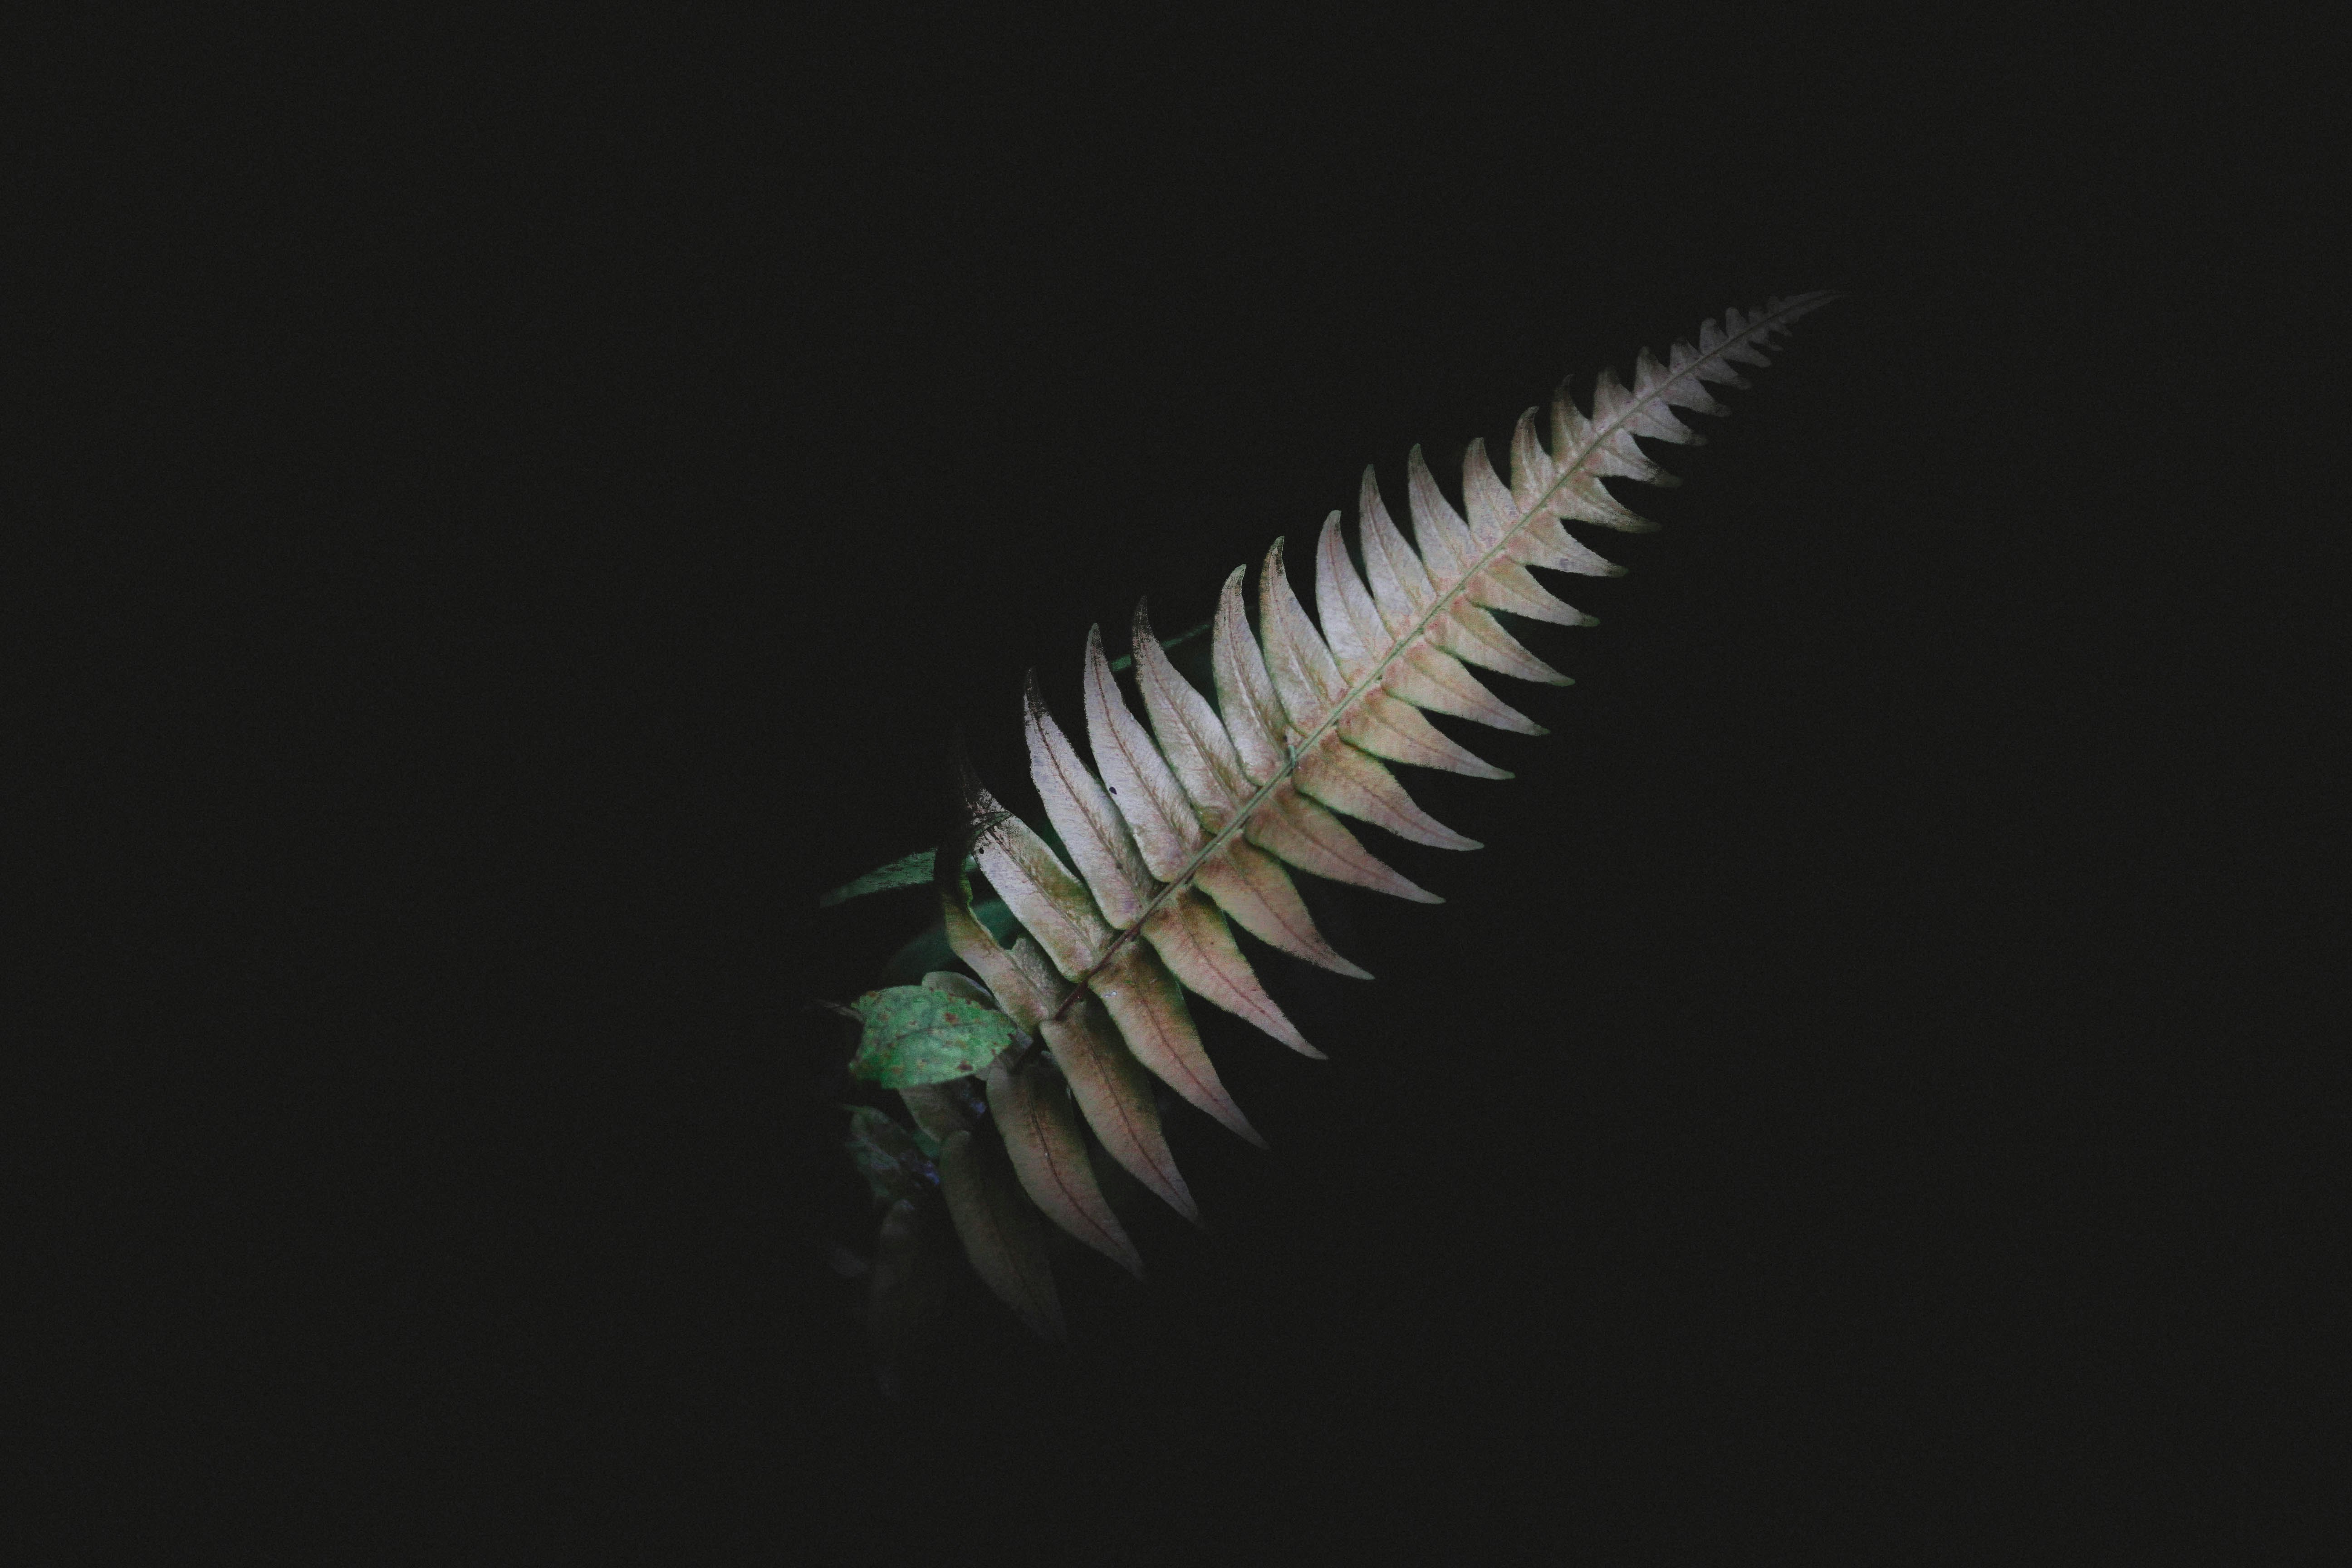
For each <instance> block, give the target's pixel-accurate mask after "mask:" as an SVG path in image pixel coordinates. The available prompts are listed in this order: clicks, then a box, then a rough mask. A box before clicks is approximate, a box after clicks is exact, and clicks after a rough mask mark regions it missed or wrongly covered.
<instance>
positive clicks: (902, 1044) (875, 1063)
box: [849, 985, 1026, 1089]
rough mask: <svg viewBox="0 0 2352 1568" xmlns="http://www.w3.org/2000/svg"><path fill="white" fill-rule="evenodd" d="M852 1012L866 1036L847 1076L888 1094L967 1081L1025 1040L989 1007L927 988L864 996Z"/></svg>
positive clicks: (893, 988) (889, 990)
mask: <svg viewBox="0 0 2352 1568" xmlns="http://www.w3.org/2000/svg"><path fill="white" fill-rule="evenodd" d="M853 1006H854V1008H855V1010H856V1014H857V1016H858V1017H859V1018H860V1019H861V1020H863V1021H864V1023H865V1026H866V1034H865V1037H863V1038H861V1039H860V1040H859V1041H858V1042H857V1054H856V1056H854V1057H852V1058H849V1070H850V1072H851V1073H852V1074H853V1075H855V1076H856V1077H858V1078H863V1079H873V1080H874V1081H875V1082H876V1083H879V1084H883V1085H886V1086H887V1087H888V1088H891V1089H907V1088H909V1087H911V1086H914V1085H917V1084H926V1083H945V1082H947V1081H948V1080H949V1079H958V1078H970V1077H971V1075H972V1074H974V1073H977V1072H981V1071H982V1070H984V1069H985V1068H987V1066H988V1064H989V1063H991V1062H992V1061H994V1060H995V1059H996V1058H998V1057H1000V1056H1002V1055H1003V1053H1004V1052H1006V1051H1007V1050H1010V1049H1011V1048H1012V1047H1014V1046H1017V1045H1020V1044H1021V1043H1022V1042H1023V1041H1024V1039H1025V1038H1026V1037H1024V1035H1023V1034H1022V1032H1021V1030H1020V1029H1019V1028H1018V1027H1017V1026H1015V1025H1014V1024H1013V1020H1012V1019H1010V1018H1008V1017H1006V1016H1004V1015H1003V1014H1002V1013H1000V1012H998V1011H996V1009H994V1008H993V1007H985V1006H982V1005H981V1004H979V1003H978V1002H974V1001H972V1000H971V999H970V998H969V997H964V996H958V995H954V994H950V993H949V992H945V991H937V990H933V989H932V988H931V987H929V986H928V985H891V986H886V987H885V988H883V989H882V990H879V991H868V992H867V993H866V994H865V995H863V996H860V997H859V998H858V999H857V1000H856V1003H855V1004H853Z"/></svg>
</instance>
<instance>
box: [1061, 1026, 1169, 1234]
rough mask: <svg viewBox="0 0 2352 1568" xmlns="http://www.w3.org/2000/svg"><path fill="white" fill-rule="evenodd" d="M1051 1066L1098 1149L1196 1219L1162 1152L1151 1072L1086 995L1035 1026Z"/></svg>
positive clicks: (1166, 1154) (1165, 1141) (1164, 1147)
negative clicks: (1066, 1084) (1063, 1082)
mask: <svg viewBox="0 0 2352 1568" xmlns="http://www.w3.org/2000/svg"><path fill="white" fill-rule="evenodd" d="M1038 1027H1039V1029H1040V1031H1041V1032H1042V1033H1043V1034H1044V1036H1045V1048H1046V1049H1047V1050H1049V1051H1051V1052H1052V1053H1053V1055H1054V1065H1055V1067H1058V1068H1061V1069H1062V1076H1063V1077H1064V1078H1065V1079H1068V1080H1069V1084H1070V1092H1071V1094H1072V1095H1074V1096H1075V1097H1076V1100H1077V1102H1078V1110H1080V1112H1082V1113H1083V1114H1084V1115H1085V1117H1086V1119H1087V1126H1089V1127H1091V1128H1093V1129H1094V1130H1095V1136H1096V1137H1097V1138H1098V1139H1100V1140H1101V1141H1102V1145H1103V1149H1104V1152H1107V1153H1108V1154H1109V1155H1110V1157H1111V1158H1112V1159H1114V1160H1116V1161H1118V1163H1119V1164H1120V1166H1121V1167H1122V1168H1124V1169H1125V1170H1126V1172H1127V1173H1128V1174H1129V1175H1131V1176H1133V1177H1134V1178H1135V1179H1136V1180H1137V1181H1139V1182H1141V1183H1142V1184H1144V1185H1145V1186H1147V1187H1150V1189H1151V1190H1152V1191H1153V1192H1155V1193H1157V1194H1160V1197H1161V1198H1163V1199H1165V1200H1166V1202H1167V1204H1168V1206H1169V1207H1170V1208H1172V1209H1174V1210H1175V1211H1176V1212H1177V1213H1178V1214H1181V1215H1183V1216H1184V1217H1185V1218H1186V1219H1189V1220H1192V1221H1193V1222H1194V1223H1195V1224H1197V1223H1199V1221H1200V1218H1201V1211H1200V1208H1199V1207H1198V1206H1197V1205H1195V1204H1194V1203H1193V1202H1192V1192H1191V1190H1190V1189H1188V1188H1187V1187H1186V1186H1185V1185H1184V1177H1183V1175H1182V1173H1180V1172H1179V1171H1178V1170H1177V1169H1176V1160H1175V1156H1173V1155H1171V1153H1169V1152H1168V1139H1167V1136H1166V1135H1165V1134H1164V1133H1162V1132H1161V1131H1160V1108H1159V1106H1158V1105H1156V1104H1154V1103H1153V1102H1152V1099H1151V1075H1150V1074H1149V1073H1147V1072H1145V1071H1144V1070H1143V1066H1142V1064H1141V1063H1139V1062H1138V1061H1137V1060H1136V1059H1135V1058H1134V1057H1133V1056H1132V1055H1131V1054H1129V1051H1128V1049H1127V1047H1125V1046H1124V1045H1122V1044H1120V1042H1119V1038H1118V1032H1117V1031H1116V1030H1114V1029H1113V1028H1112V1026H1111V1022H1110V1019H1109V1017H1108V1016H1107V1015H1106V1014H1105V1013H1104V1012H1103V1009H1102V1004H1101V1003H1099V1002H1097V1001H1096V1000H1095V999H1094V998H1093V997H1091V996H1088V997H1085V998H1083V999H1081V1000H1080V1001H1078V1002H1077V1003H1076V1004H1075V1005H1072V1006H1071V1008H1070V1010H1069V1011H1068V1012H1067V1013H1066V1014H1064V1015H1063V1016H1061V1017H1059V1018H1048V1019H1046V1020H1045V1022H1044V1023H1043V1024H1041V1025H1039V1026H1038Z"/></svg>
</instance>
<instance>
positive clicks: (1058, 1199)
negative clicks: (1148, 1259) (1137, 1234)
mask: <svg viewBox="0 0 2352 1568" xmlns="http://www.w3.org/2000/svg"><path fill="white" fill-rule="evenodd" d="M988 1109H989V1115H990V1118H991V1119H992V1121H994V1122H995V1123H996V1127H997V1131H999V1133H1001V1134H1002V1135H1003V1139H1004V1152H1006V1153H1007V1154H1009V1155H1010V1156H1012V1160H1013V1174H1015V1175H1016V1176H1018V1177H1020V1179H1021V1189H1022V1191H1024V1192H1025V1193H1027V1194H1029V1198H1030V1201H1031V1202H1032V1203H1034V1204H1035V1205H1037V1207H1038V1208H1039V1209H1041V1210H1042V1211H1044V1213H1045V1217H1046V1218H1048V1219H1050V1220H1052V1221H1053V1222H1054V1223H1055V1225H1057V1226H1061V1227H1062V1228H1063V1229H1064V1230H1065V1231H1067V1232H1068V1233H1069V1234H1070V1235H1072V1236H1074V1237H1077V1238H1078V1239H1079V1240H1080V1241H1083V1242H1085V1243H1086V1244H1087V1246H1088V1247H1093V1248H1094V1249H1095V1250H1096V1251H1097V1252H1099V1253H1101V1254H1102V1255H1103V1256H1104V1257H1105V1258H1109V1259H1110V1260H1111V1261H1112V1262H1113V1263H1116V1264H1118V1266H1119V1267H1120V1268H1124V1269H1126V1270H1127V1271H1128V1272H1129V1274H1133V1275H1135V1276H1137V1277H1138V1278H1140V1277H1141V1276H1142V1273H1143V1259H1142V1258H1141V1257H1140V1256H1139V1254H1138V1253H1137V1252H1136V1250H1135V1244H1134V1243H1133V1242H1131V1241H1129V1239H1128V1238H1127V1231H1126V1230H1125V1228H1124V1227H1122V1226H1120V1225H1119V1223H1118V1215H1114V1214H1113V1213H1111V1210H1110V1205H1109V1204H1108V1203H1107V1202H1105V1201H1104V1199H1103V1195H1102V1190H1101V1188H1100V1187H1099V1186H1097V1184H1096V1182H1095V1173H1094V1167H1093V1166H1092V1165H1090V1164H1089V1163H1087V1140H1086V1134H1085V1133H1083V1132H1082V1131H1079V1129H1078V1118H1077V1113H1076V1111H1075V1110H1073V1109H1072V1108H1071V1104H1070V1091H1069V1089H1067V1087H1066V1086H1065V1085H1064V1083H1063V1081H1062V1075H1061V1074H1060V1073H1059V1072H1057V1071H1056V1070H1055V1068H1053V1066H1052V1065H1051V1064H1050V1063H1048V1062H1045V1061H1042V1060H1038V1061H1032V1062H1030V1063H1028V1064H1027V1065H1026V1066H1025V1067H1024V1068H1021V1069H1020V1070H1019V1071H1018V1072H1016V1071H1014V1070H1013V1067H1012V1064H1011V1058H998V1059H997V1061H996V1063H995V1065H994V1066H992V1067H991V1068H989V1069H988Z"/></svg>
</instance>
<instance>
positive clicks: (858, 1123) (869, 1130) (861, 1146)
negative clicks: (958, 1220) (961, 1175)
mask: <svg viewBox="0 0 2352 1568" xmlns="http://www.w3.org/2000/svg"><path fill="white" fill-rule="evenodd" d="M848 1109H849V1136H848V1137H847V1138H846V1139H845V1140H843V1142H842V1146H843V1147H844V1148H845V1149H847V1150H848V1151H849V1158H850V1163H853V1164H855V1165H856V1167H857V1173H858V1174H859V1175H861V1176H863V1177H865V1178H866V1186H867V1187H868V1188H869V1189H871V1191H872V1192H873V1194H874V1203H875V1206H877V1208H878V1207H881V1206H884V1205H888V1204H893V1203H896V1202H898V1200H899V1199H901V1198H919V1197H921V1196H922V1195H923V1194H925V1193H926V1192H928V1191H929V1190H930V1187H931V1184H933V1183H934V1182H936V1181H937V1180H938V1179H939V1176H938V1173H937V1172H936V1171H934V1170H933V1169H932V1166H931V1163H930V1161H929V1160H928V1159H926V1158H924V1155H923V1152H922V1150H921V1149H919V1147H917V1145H916V1142H915V1137H914V1135H913V1134H912V1133H910V1132H908V1131H907V1130H906V1129H905V1128H904V1127H901V1126H900V1125H898V1122H897V1121H893V1120H891V1117H890V1113H889V1112H888V1111H886V1110H876V1109H875V1108H874V1107H873V1106H870V1105H853V1106H851V1107H849V1108H848Z"/></svg>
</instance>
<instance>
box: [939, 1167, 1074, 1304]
mask: <svg viewBox="0 0 2352 1568" xmlns="http://www.w3.org/2000/svg"><path fill="white" fill-rule="evenodd" d="M983 1139H984V1140H985V1141H983ZM940 1189H941V1190H942V1191H944V1192H945V1193H946V1194H947V1199H948V1215H949V1216H950V1218H951V1219H953V1220H954V1221H955V1228H956V1235H957V1237H959V1238H960V1239H961V1241H962V1242H963V1253H964V1257H965V1258H967V1259H969V1260H970V1261H971V1268H972V1272H973V1273H975V1274H977V1275H979V1276H980V1277H981V1279H982V1281H984V1282H985V1283H986V1284H987V1286H988V1288H989V1289H991V1290H992V1291H994V1292H995V1293H996V1299H997V1300H1000V1301H1003V1303H1004V1304H1005V1305H1006V1306H1008V1307H1010V1308H1012V1309H1013V1311H1014V1312H1016V1313H1018V1314H1019V1315H1020V1318H1021V1321H1023V1322H1024V1323H1026V1324H1028V1325H1029V1327H1030V1330H1031V1331H1033V1332H1034V1333H1035V1334H1036V1335H1037V1336H1038V1337H1039V1338H1041V1339H1048V1340H1060V1339H1066V1338H1067V1337H1068V1336H1067V1333H1066V1331H1065V1329H1064V1328H1063V1325H1062V1302H1061V1298H1060V1297H1059V1296H1058V1295H1056V1294H1055V1290H1054V1274H1053V1269H1052V1267H1051V1266H1050V1265H1049V1264H1048V1263H1047V1261H1046V1258H1045V1233H1044V1232H1043V1231H1041V1230H1040V1229H1038V1227H1037V1211H1036V1210H1035V1209H1034V1208H1032V1207H1031V1206H1030V1205H1029V1200H1028V1199H1027V1198H1025V1197H1024V1196H1023V1195H1022V1194H1021V1190H1020V1188H1019V1187H1017V1186H1016V1185H1014V1184H1013V1174H1012V1172H1011V1171H1010V1170H1008V1169H1007V1168H1006V1167H1005V1164H1004V1155H1003V1151H1002V1150H1001V1149H1000V1148H999V1147H997V1145H996V1141H995V1139H994V1138H992V1137H986V1136H985V1135H984V1134H975V1133H971V1132H959V1133H957V1134H955V1135H954V1136H953V1137H951V1138H950V1139H948V1140H947V1142H944V1143H942V1144H940Z"/></svg>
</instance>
